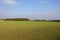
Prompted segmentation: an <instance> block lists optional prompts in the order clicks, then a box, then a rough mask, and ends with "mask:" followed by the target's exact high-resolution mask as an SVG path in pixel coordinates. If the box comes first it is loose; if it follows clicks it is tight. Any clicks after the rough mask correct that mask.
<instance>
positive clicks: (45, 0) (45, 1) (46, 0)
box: [40, 0, 48, 3]
mask: <svg viewBox="0 0 60 40" xmlns="http://www.w3.org/2000/svg"><path fill="white" fill-rule="evenodd" d="M40 3H48V0H40Z"/></svg>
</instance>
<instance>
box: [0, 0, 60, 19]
mask: <svg viewBox="0 0 60 40" xmlns="http://www.w3.org/2000/svg"><path fill="white" fill-rule="evenodd" d="M15 17H16V18H22V17H25V18H30V19H57V20H58V19H59V20H60V0H0V18H15Z"/></svg>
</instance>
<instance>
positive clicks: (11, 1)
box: [4, 0, 17, 4]
mask: <svg viewBox="0 0 60 40" xmlns="http://www.w3.org/2000/svg"><path fill="white" fill-rule="evenodd" d="M4 3H6V4H17V2H16V1H15V0H4Z"/></svg>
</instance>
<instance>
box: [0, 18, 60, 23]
mask: <svg viewBox="0 0 60 40" xmlns="http://www.w3.org/2000/svg"><path fill="white" fill-rule="evenodd" d="M0 20H4V21H43V22H60V20H40V19H35V20H30V19H28V18H6V19H0Z"/></svg>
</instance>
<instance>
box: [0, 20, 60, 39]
mask: <svg viewBox="0 0 60 40" xmlns="http://www.w3.org/2000/svg"><path fill="white" fill-rule="evenodd" d="M0 40H60V22H37V21H0Z"/></svg>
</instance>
